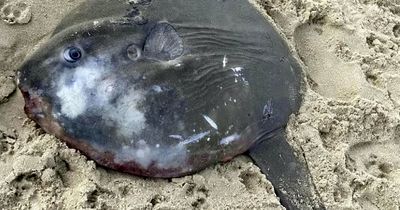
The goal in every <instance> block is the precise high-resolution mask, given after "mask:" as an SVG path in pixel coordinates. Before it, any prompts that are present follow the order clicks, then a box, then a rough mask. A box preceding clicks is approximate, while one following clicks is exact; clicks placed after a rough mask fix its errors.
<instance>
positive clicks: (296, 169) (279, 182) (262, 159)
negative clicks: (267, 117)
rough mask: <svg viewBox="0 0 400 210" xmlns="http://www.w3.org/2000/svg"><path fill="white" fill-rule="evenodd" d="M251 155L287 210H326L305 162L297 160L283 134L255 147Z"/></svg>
mask: <svg viewBox="0 0 400 210" xmlns="http://www.w3.org/2000/svg"><path fill="white" fill-rule="evenodd" d="M249 155H250V157H251V158H252V159H253V160H254V162H255V163H256V165H257V166H258V167H260V168H261V171H262V172H263V173H264V174H265V175H266V176H267V179H268V180H269V181H271V182H272V184H273V186H274V188H275V191H276V194H277V195H278V196H279V198H280V200H281V204H282V205H283V206H284V207H285V208H286V209H289V210H295V209H301V210H304V209H318V210H324V209H325V207H324V206H323V205H322V204H321V202H320V200H319V198H318V196H317V195H316V193H315V190H314V184H313V183H312V180H311V177H310V174H309V171H308V169H307V166H306V164H305V162H304V160H301V159H300V158H298V157H296V155H295V154H294V150H293V149H292V147H291V146H290V145H289V143H288V142H287V141H286V136H285V134H284V133H283V132H280V133H278V134H276V135H274V136H273V137H271V138H269V139H264V140H262V141H260V142H259V143H258V144H256V145H254V146H253V148H251V149H250V151H249Z"/></svg>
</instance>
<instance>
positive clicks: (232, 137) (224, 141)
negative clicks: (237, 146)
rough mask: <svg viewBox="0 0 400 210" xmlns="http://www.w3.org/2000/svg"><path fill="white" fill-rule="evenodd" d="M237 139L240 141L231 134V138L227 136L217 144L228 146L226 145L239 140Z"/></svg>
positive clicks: (236, 136) (235, 135) (236, 135)
mask: <svg viewBox="0 0 400 210" xmlns="http://www.w3.org/2000/svg"><path fill="white" fill-rule="evenodd" d="M239 139H240V135H239V134H237V133H235V134H233V135H231V136H227V137H225V138H223V139H222V140H221V141H220V142H219V143H220V144H221V145H228V144H231V143H232V142H234V141H236V140H239Z"/></svg>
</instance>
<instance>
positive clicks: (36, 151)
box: [0, 0, 400, 209]
mask: <svg viewBox="0 0 400 210" xmlns="http://www.w3.org/2000/svg"><path fill="white" fill-rule="evenodd" d="M81 1H82V0H68V1H61V0H58V1H56V0H39V1H38V0H0V8H2V9H1V13H0V16H1V19H2V20H1V21H0V209H30V208H32V209H84V208H96V209H152V208H154V209H190V208H199V209H232V208H238V209H249V208H254V209H282V208H283V207H281V206H280V204H279V201H278V198H277V197H276V196H275V194H274V192H273V187H272V185H271V184H270V183H269V182H268V181H267V180H266V179H265V176H264V175H262V173H260V171H259V169H258V168H257V167H256V166H254V165H253V163H252V162H251V161H250V160H249V159H248V158H246V157H244V156H242V157H238V158H236V159H235V160H233V161H231V162H230V163H227V164H221V165H217V166H214V167H210V168H208V169H206V170H204V171H202V172H200V173H198V174H196V175H193V176H188V177H185V178H179V179H171V180H155V179H143V178H138V177H134V176H130V175H126V174H121V173H117V172H114V171H110V170H106V169H103V168H101V167H97V166H96V165H95V164H94V163H93V162H92V161H88V160H87V159H86V158H85V157H84V156H82V155H80V154H79V153H78V152H77V151H75V150H73V149H69V148H67V147H66V146H65V145H64V144H63V143H61V142H60V141H59V140H57V139H55V138H54V137H52V136H50V135H47V134H45V133H43V131H41V130H40V129H39V128H38V127H37V126H36V125H35V124H34V123H32V122H31V121H29V120H27V119H26V117H25V115H24V113H23V111H22V107H23V100H22V97H21V95H20V93H19V92H18V91H17V90H16V86H15V82H14V80H15V72H16V69H17V67H18V65H19V64H20V63H21V62H22V60H23V59H24V57H25V56H26V55H27V53H29V52H30V51H32V50H34V49H35V48H37V46H38V45H39V44H40V42H42V41H45V40H46V38H47V36H48V34H49V33H50V32H51V30H52V29H54V27H55V26H56V25H57V23H58V21H59V20H60V19H61V18H62V17H63V16H64V15H66V14H67V12H68V11H69V10H71V9H73V8H74V7H75V6H76V5H78V4H79V3H80V2H81ZM258 2H259V5H260V6H261V7H262V8H263V9H264V11H265V12H266V14H268V15H269V16H270V17H271V18H272V19H273V20H274V22H275V23H276V26H277V27H278V28H279V29H280V30H281V31H282V33H283V34H284V35H285V36H286V37H287V39H288V42H289V44H290V45H291V46H292V49H293V51H294V53H295V54H297V55H298V56H299V57H300V58H301V60H302V62H303V64H304V71H305V72H306V74H307V78H308V86H309V88H308V90H307V92H306V94H305V101H304V104H303V106H302V108H301V111H300V113H299V114H298V115H297V116H294V117H293V118H292V120H291V122H290V124H289V126H288V136H289V139H290V141H291V143H292V144H293V145H294V146H295V147H296V149H297V151H298V152H299V154H301V153H303V154H304V156H305V158H306V160H307V164H308V166H309V168H310V170H311V173H312V177H313V179H314V181H315V184H316V186H317V189H318V192H319V194H320V195H321V197H322V200H323V202H324V204H325V205H326V206H327V207H328V209H399V206H400V156H399V151H400V116H399V111H400V53H399V46H400V1H399V0H351V1H349V0H332V1H326V0H268V1H264V0H259V1H258Z"/></svg>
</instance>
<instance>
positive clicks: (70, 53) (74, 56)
mask: <svg viewBox="0 0 400 210" xmlns="http://www.w3.org/2000/svg"><path fill="white" fill-rule="evenodd" d="M81 58H82V51H81V49H79V48H77V47H69V48H67V49H66V50H65V51H64V59H65V60H66V61H67V62H69V63H75V62H77V61H79V60H80V59H81Z"/></svg>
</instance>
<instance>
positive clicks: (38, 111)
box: [19, 84, 47, 122]
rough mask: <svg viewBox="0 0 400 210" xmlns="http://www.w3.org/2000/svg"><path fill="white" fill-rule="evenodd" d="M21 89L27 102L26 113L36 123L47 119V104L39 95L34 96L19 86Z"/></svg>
mask: <svg viewBox="0 0 400 210" xmlns="http://www.w3.org/2000/svg"><path fill="white" fill-rule="evenodd" d="M19 89H20V91H21V93H22V96H23V97H24V100H25V106H24V111H25V114H26V115H27V116H28V117H29V118H30V119H32V120H34V121H36V122H37V121H39V120H40V119H43V118H44V117H45V112H44V110H45V108H44V107H46V105H45V104H47V103H45V102H44V101H43V99H42V97H40V96H39V95H37V94H32V92H31V91H29V90H27V89H26V88H24V87H22V86H21V85H20V84H19Z"/></svg>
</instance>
